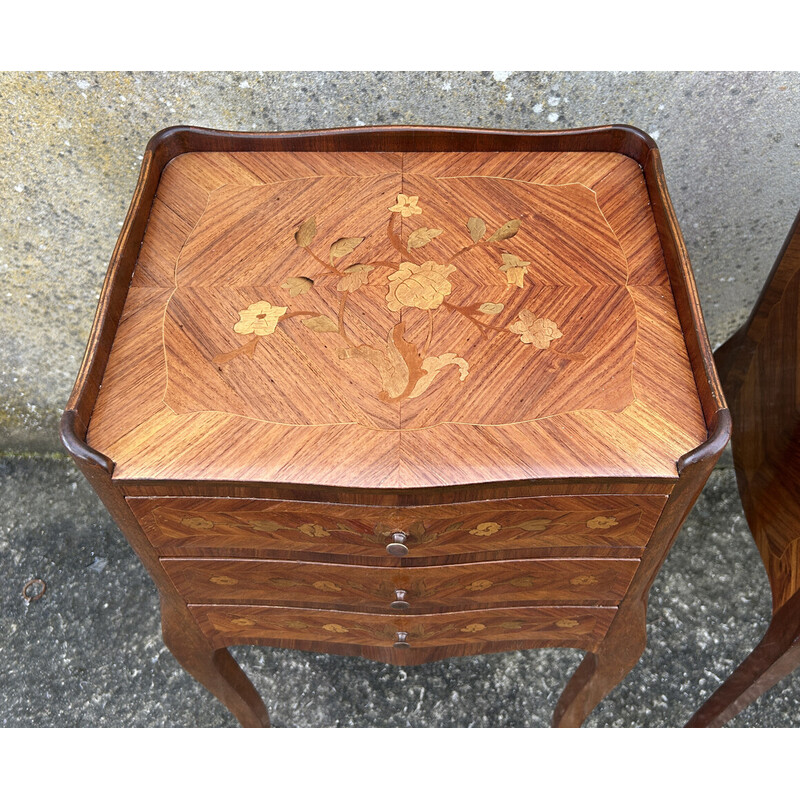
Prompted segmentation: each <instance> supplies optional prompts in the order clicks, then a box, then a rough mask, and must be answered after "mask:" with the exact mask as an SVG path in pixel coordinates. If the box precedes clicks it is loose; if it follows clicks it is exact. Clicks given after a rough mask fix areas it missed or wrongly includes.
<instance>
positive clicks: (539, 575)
mask: <svg viewBox="0 0 800 800" xmlns="http://www.w3.org/2000/svg"><path fill="white" fill-rule="evenodd" d="M161 563H162V566H163V567H164V569H165V570H166V573H167V575H169V577H170V578H171V579H172V582H173V583H174V584H175V586H176V588H177V589H178V592H179V593H180V594H181V596H182V597H185V598H186V601H187V602H189V603H219V604H234V605H240V604H242V603H247V604H256V603H264V604H268V605H276V606H304V607H306V608H339V609H345V610H346V609H352V610H358V611H374V612H376V613H386V612H387V611H388V610H389V609H390V607H391V603H392V602H395V601H396V600H397V591H398V590H400V591H401V592H403V597H402V599H403V600H404V601H405V602H407V603H408V604H409V608H408V610H407V613H408V614H416V613H430V612H437V611H446V610H453V611H457V610H459V609H469V608H488V607H491V606H516V605H553V604H559V605H560V604H566V605H603V606H610V605H617V604H618V603H619V601H620V600H621V599H622V597H623V596H624V594H625V590H626V589H627V588H628V585H629V584H630V582H631V578H632V577H633V573H634V572H635V571H636V567H637V566H638V564H639V562H638V560H633V559H629V560H622V559H610V558H593V559H564V558H551V559H525V560H520V561H497V562H495V563H493V564H491V565H487V564H483V563H478V564H459V565H446V566H440V567H414V568H412V569H409V568H408V567H404V566H398V567H394V568H392V567H354V566H341V565H337V564H320V563H317V562H304V561H291V562H290V561H263V560H255V559H222V558H205V559H182V558H181V559H178V558H165V559H162V562H161Z"/></svg>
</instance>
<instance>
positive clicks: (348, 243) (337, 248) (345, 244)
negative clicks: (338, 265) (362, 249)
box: [328, 236, 364, 263]
mask: <svg viewBox="0 0 800 800" xmlns="http://www.w3.org/2000/svg"><path fill="white" fill-rule="evenodd" d="M363 241H364V237H363V236H355V237H351V238H349V239H337V240H336V241H335V242H334V243H333V244H332V245H331V249H330V253H329V254H328V256H329V258H330V260H331V263H333V262H334V261H335V260H336V259H337V258H342V257H343V256H346V255H349V254H350V253H352V252H353V250H355V249H356V247H358V246H359V245H360V244H361V242H363Z"/></svg>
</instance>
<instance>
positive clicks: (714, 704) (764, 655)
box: [686, 615, 800, 728]
mask: <svg viewBox="0 0 800 800" xmlns="http://www.w3.org/2000/svg"><path fill="white" fill-rule="evenodd" d="M783 616H784V615H776V616H775V617H774V618H773V620H772V622H771V623H770V626H769V628H767V632H766V633H765V634H764V638H763V639H762V640H761V641H760V642H759V643H758V644H757V645H756V646H755V648H754V649H753V652H752V653H750V655H749V656H747V658H746V659H745V660H744V661H742V663H741V664H739V666H738V667H737V668H736V670H735V671H734V672H733V674H731V676H730V677H729V678H728V680H726V681H725V683H723V684H722V686H720V687H719V689H717V691H716V692H714V694H712V695H711V697H709V698H708V700H706V702H705V703H703V705H702V706H700V708H699V709H698V710H697V711H696V712H695V715H694V716H693V717H692V718H691V719H690V720H689V722H687V723H686V727H687V728H720V727H722V726H723V725H724V724H725V723H726V722H728V721H730V720H732V719H733V718H734V717H735V716H736V715H737V714H738V713H739V712H740V711H741V710H742V709H743V708H745V707H746V706H748V705H749V704H750V703H752V702H753V701H754V700H756V699H758V698H759V697H761V695H762V694H764V692H766V691H767V690H769V689H771V688H772V687H773V686H774V685H775V684H776V683H777V682H778V681H779V680H780V679H781V678H785V677H786V676H787V675H788V674H789V673H790V672H792V671H793V670H795V669H796V668H797V667H798V666H800V624H799V623H798V621H797V620H795V622H794V636H791V635H790V636H787V630H786V625H785V620H784V619H783Z"/></svg>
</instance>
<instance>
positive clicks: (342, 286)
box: [336, 264, 374, 292]
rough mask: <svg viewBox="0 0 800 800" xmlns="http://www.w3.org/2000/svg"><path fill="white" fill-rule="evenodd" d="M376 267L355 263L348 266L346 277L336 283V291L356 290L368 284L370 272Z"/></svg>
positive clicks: (345, 272)
mask: <svg viewBox="0 0 800 800" xmlns="http://www.w3.org/2000/svg"><path fill="white" fill-rule="evenodd" d="M372 269H374V268H373V267H371V266H369V264H353V266H352V267H346V268H345V269H344V270H343V271H344V277H343V278H340V279H339V283H337V284H336V291H338V292H354V291H356V289H360V288H361V287H362V286H366V284H367V283H368V282H369V273H370V272H371V271H372Z"/></svg>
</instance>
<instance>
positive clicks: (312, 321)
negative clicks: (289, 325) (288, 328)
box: [303, 314, 339, 333]
mask: <svg viewBox="0 0 800 800" xmlns="http://www.w3.org/2000/svg"><path fill="white" fill-rule="evenodd" d="M303 325H305V326H306V328H309V329H310V330H312V331H314V332H315V333H334V332H335V331H338V330H339V326H338V325H337V323H336V322H334V321H333V320H332V319H331V318H330V317H326V316H325V315H324V314H320V316H318V317H309V318H308V319H304V320H303Z"/></svg>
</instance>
